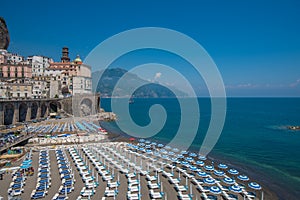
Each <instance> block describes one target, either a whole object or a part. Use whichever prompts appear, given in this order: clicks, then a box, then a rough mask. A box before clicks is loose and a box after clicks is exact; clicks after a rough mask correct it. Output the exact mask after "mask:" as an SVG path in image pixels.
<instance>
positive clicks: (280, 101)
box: [101, 98, 300, 199]
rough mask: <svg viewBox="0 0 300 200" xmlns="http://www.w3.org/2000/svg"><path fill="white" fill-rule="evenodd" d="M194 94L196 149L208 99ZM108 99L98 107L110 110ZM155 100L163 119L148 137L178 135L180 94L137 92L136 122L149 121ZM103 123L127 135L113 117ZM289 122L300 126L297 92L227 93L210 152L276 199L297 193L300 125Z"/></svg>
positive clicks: (165, 139)
mask: <svg viewBox="0 0 300 200" xmlns="http://www.w3.org/2000/svg"><path fill="white" fill-rule="evenodd" d="M114 100H115V99H114ZM197 100H198V102H199V109H200V123H199V128H198V131H197V135H196V137H195V139H194V141H193V143H192V144H191V145H190V150H191V151H196V152H197V151H199V148H200V147H201V145H202V141H203V138H204V136H205V134H206V132H207V129H208V127H209V124H210V122H211V99H210V98H198V99H197ZM111 101H112V99H110V98H102V99H101V107H102V108H104V109H105V111H111ZM119 101H122V100H121V99H119ZM186 101H189V99H186ZM123 103H124V102H123ZM157 104H159V105H161V106H163V107H164V108H165V110H166V114H167V120H166V122H165V124H164V127H163V128H162V129H161V130H160V131H159V132H158V133H157V134H156V135H154V136H152V137H151V138H150V139H151V140H154V141H158V142H161V143H165V144H168V142H170V141H172V139H173V138H174V137H176V132H177V130H178V127H179V124H180V119H181V109H180V104H179V102H178V99H176V98H135V99H134V103H131V104H128V106H129V111H130V116H131V118H132V120H133V121H134V122H135V123H136V124H137V125H139V126H147V125H148V124H149V123H151V119H150V117H149V109H150V107H151V106H153V105H157ZM154 117H155V116H154ZM118 120H121V121H122V122H123V123H126V120H129V119H127V118H122V117H118ZM102 125H103V126H104V128H107V129H108V130H110V131H112V132H114V133H118V134H123V135H127V136H128V137H131V134H132V133H130V130H129V131H128V130H126V132H124V130H121V128H120V127H119V126H118V125H117V123H115V122H104V123H102ZM290 125H293V126H297V125H298V126H300V98H227V108H226V118H225V124H224V127H223V130H222V133H221V135H220V137H219V140H218V142H217V143H216V145H215V146H214V148H213V150H212V151H211V152H210V153H209V154H208V157H209V158H211V159H213V160H214V162H222V163H226V164H229V165H231V166H232V167H235V168H237V169H238V170H240V171H241V173H245V174H247V175H248V176H249V177H250V178H251V179H253V181H256V182H258V183H261V184H262V185H265V186H267V187H269V188H271V190H273V191H274V192H276V193H277V195H278V196H279V198H280V199H300V198H299V196H300V130H299V131H293V130H289V129H288V128H287V126H290ZM187 131H188V130H187ZM187 137H188V134H187Z"/></svg>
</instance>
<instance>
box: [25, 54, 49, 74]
mask: <svg viewBox="0 0 300 200" xmlns="http://www.w3.org/2000/svg"><path fill="white" fill-rule="evenodd" d="M27 60H28V62H29V64H30V65H31V66H32V77H38V76H44V75H45V71H46V68H48V67H49V66H50V62H53V60H52V58H48V57H45V56H28V58H27Z"/></svg>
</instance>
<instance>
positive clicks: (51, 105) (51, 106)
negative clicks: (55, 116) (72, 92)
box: [49, 101, 61, 113]
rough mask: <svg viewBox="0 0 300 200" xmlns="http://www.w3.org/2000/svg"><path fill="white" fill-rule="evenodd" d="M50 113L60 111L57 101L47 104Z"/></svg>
mask: <svg viewBox="0 0 300 200" xmlns="http://www.w3.org/2000/svg"><path fill="white" fill-rule="evenodd" d="M49 109H50V112H56V113H57V112H58V111H59V110H60V109H61V104H60V103H59V102H58V101H51V102H50V103H49Z"/></svg>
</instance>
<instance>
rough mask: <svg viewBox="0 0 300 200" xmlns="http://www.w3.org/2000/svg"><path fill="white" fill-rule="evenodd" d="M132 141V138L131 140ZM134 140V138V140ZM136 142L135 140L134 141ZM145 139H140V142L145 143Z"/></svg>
mask: <svg viewBox="0 0 300 200" xmlns="http://www.w3.org/2000/svg"><path fill="white" fill-rule="evenodd" d="M130 139H131V138H130ZM133 139H134V138H133ZM134 140H135V139H134ZM145 141H146V140H145V139H139V142H145Z"/></svg>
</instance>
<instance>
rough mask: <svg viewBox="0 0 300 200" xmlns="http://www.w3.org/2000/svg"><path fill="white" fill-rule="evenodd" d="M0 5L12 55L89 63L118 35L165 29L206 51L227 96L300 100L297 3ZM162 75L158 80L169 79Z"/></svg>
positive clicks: (168, 1)
mask: <svg viewBox="0 0 300 200" xmlns="http://www.w3.org/2000/svg"><path fill="white" fill-rule="evenodd" d="M0 5H1V14H0V15H1V16H3V17H4V18H5V20H6V23H7V25H8V28H9V32H10V38H11V42H10V46H9V49H8V50H9V51H10V52H14V53H19V54H21V55H24V56H28V55H36V54H37V55H45V56H49V57H52V58H54V60H59V59H60V56H61V55H60V54H61V47H63V46H68V47H69V49H70V54H71V55H70V56H71V58H75V56H76V54H80V55H81V57H82V58H85V57H86V56H87V55H88V54H89V52H90V51H91V50H93V48H94V47H96V46H97V45H98V44H99V43H100V42H102V41H103V40H105V39H107V38H108V37H110V36H112V35H114V34H117V33H119V32H122V31H125V30H128V29H132V28H138V27H149V26H151V27H164V28H169V29H174V30H176V31H179V32H182V33H184V34H186V35H188V36H190V37H191V38H193V39H195V40H196V41H197V42H198V43H200V44H201V45H202V46H203V47H204V48H205V49H206V51H207V52H208V53H209V54H210V56H211V57H212V58H213V60H214V61H215V63H216V65H217V66H218V68H219V71H220V73H221V75H222V77H223V80H224V84H225V87H226V92H227V94H228V96H279V97H280V96H298V97H299V96H300V26H299V24H300V1H297V0H294V1H292V0H285V1H284V0H279V1H269V0H266V1H259V0H247V1H238V0H230V1H215V0H212V1H198V0H194V1H192V0H191V1H176V0H172V1H171V0H164V1H159V0H151V1H136V0H128V1H102V0H101V1H88V0H86V1H58V0H52V1H37V0H33V1H31V0H28V1H21V0H17V1H11V0H2V1H1V4H0ZM159 59H160V58H158V60H159ZM159 73H160V72H159V71H158V72H156V73H155V74H156V76H157V75H158V76H161V77H163V76H164V74H162V73H161V74H159ZM153 78H154V77H153ZM155 79H159V77H156V78H155Z"/></svg>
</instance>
